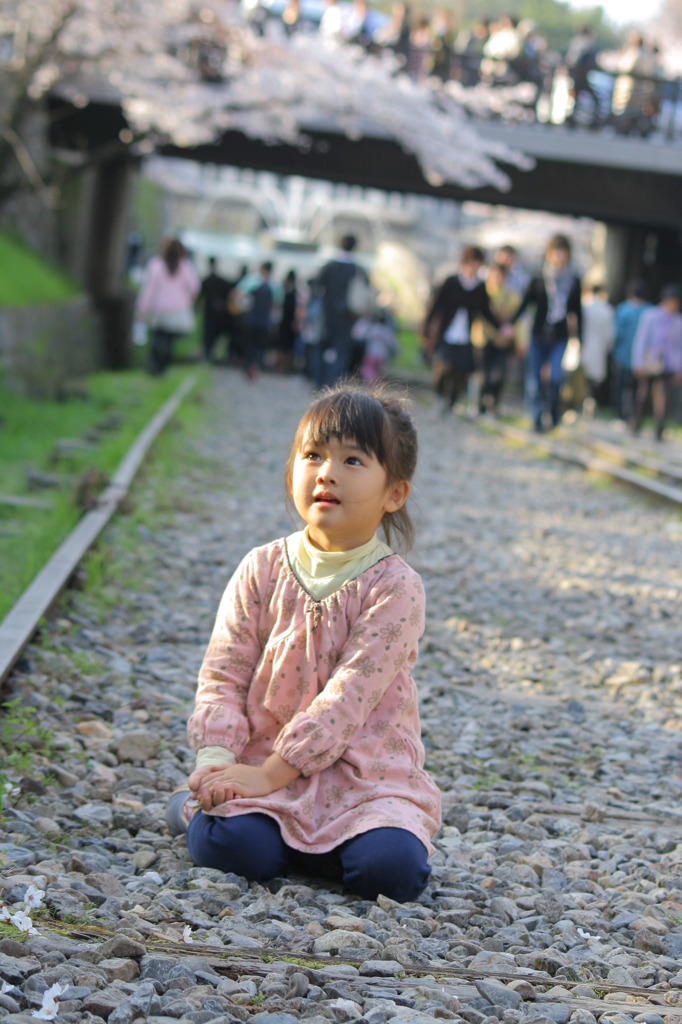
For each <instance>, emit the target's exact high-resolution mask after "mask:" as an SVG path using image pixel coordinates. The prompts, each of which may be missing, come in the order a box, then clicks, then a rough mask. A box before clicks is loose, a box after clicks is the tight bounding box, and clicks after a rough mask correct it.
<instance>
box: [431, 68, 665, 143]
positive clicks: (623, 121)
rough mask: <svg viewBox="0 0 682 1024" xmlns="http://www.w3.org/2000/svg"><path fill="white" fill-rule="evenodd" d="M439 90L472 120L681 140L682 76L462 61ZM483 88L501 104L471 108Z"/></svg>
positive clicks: (475, 105) (653, 138) (660, 139)
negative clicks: (468, 111) (450, 96)
mask: <svg viewBox="0 0 682 1024" xmlns="http://www.w3.org/2000/svg"><path fill="white" fill-rule="evenodd" d="M440 85H441V87H442V88H445V89H446V90H447V91H449V92H452V93H453V94H454V95H455V96H456V97H457V98H458V99H459V100H460V101H461V102H462V103H463V105H464V106H466V107H468V108H469V109H471V110H472V111H475V113H476V116H477V117H486V116H487V117H489V118H494V119H501V120H508V121H523V122H525V123H532V122H537V123H543V124H548V125H563V126H567V127H583V128H589V129H599V130H603V131H604V133H605V134H616V135H624V136H629V137H639V138H644V139H652V140H659V141H666V142H681V141H682V78H664V77H662V76H646V75H640V74H637V73H634V72H624V71H623V72H618V71H608V70H605V69H603V68H601V67H596V66H595V67H591V68H588V69H572V68H569V67H567V66H566V65H565V64H561V63H558V64H553V65H545V66H543V65H542V64H540V63H536V62H530V61H528V60H518V61H494V60H489V59H483V60H481V58H480V57H475V58H474V57H468V56H466V55H460V56H459V57H458V58H457V57H455V59H454V60H453V63H452V68H451V74H450V77H449V79H447V80H442V79H441V83H440ZM482 90H492V91H493V94H494V93H495V92H497V93H499V94H500V102H497V103H496V102H491V103H490V104H488V105H486V104H485V103H484V102H475V97H476V94H477V93H479V94H480V93H481V91H482Z"/></svg>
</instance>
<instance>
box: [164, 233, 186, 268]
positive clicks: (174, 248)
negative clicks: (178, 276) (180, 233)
mask: <svg viewBox="0 0 682 1024" xmlns="http://www.w3.org/2000/svg"><path fill="white" fill-rule="evenodd" d="M186 255H187V254H186V252H185V247H184V245H183V244H182V242H181V241H180V239H179V238H171V239H170V241H169V242H167V243H166V246H165V248H164V250H163V258H164V261H165V264H166V266H167V267H168V273H169V274H170V275H171V277H173V276H174V274H175V272H176V271H177V269H178V267H179V266H180V261H181V260H183V259H184V258H185V256H186Z"/></svg>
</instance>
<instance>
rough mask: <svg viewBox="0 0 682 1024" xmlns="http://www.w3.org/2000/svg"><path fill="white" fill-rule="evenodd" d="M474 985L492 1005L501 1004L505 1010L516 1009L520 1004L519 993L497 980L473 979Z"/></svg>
mask: <svg viewBox="0 0 682 1024" xmlns="http://www.w3.org/2000/svg"><path fill="white" fill-rule="evenodd" d="M474 985H475V986H476V988H477V989H478V991H479V992H480V994H481V995H482V996H483V998H484V999H487V1001H488V1002H489V1003H490V1004H491V1005H492V1006H501V1007H503V1008H504V1009H505V1010H518V1008H519V1006H520V1005H521V1002H522V996H521V994H520V993H519V992H516V991H514V989H511V988H508V987H507V986H506V985H502V984H500V982H498V981H487V980H484V979H480V980H479V979H474Z"/></svg>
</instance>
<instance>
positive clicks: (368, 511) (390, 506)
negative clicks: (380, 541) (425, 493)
mask: <svg viewBox="0 0 682 1024" xmlns="http://www.w3.org/2000/svg"><path fill="white" fill-rule="evenodd" d="M290 486H291V496H292V498H293V501H294V505H295V506H296V511H297V512H298V514H299V515H300V516H301V518H302V519H303V520H304V522H305V523H306V524H307V526H308V536H309V538H310V540H311V541H312V543H313V544H314V545H315V546H316V547H318V548H320V549H321V550H322V551H350V550H351V549H352V548H357V547H360V545H361V544H366V543H367V541H368V540H371V539H372V537H373V536H374V534H375V533H376V531H377V528H378V526H379V524H380V522H381V520H382V519H383V517H384V514H385V513H386V512H397V510H398V509H399V508H402V506H403V505H404V504H405V501H406V499H407V495H408V494H409V492H410V485H409V483H408V481H407V480H403V481H401V482H399V483H397V484H389V483H388V480H387V476H386V470H385V469H384V467H383V466H382V465H381V463H380V462H379V460H378V459H377V458H376V456H375V455H369V454H368V453H367V452H365V451H363V449H362V448H360V447H359V446H358V444H357V443H356V442H355V440H354V438H348V437H344V438H343V439H342V440H339V439H338V438H336V437H330V438H329V440H328V441H324V442H322V443H320V444H313V443H312V442H311V440H310V437H309V436H306V437H304V438H303V442H302V444H301V447H300V448H299V450H298V452H297V453H296V456H295V459H294V463H293V470H292V475H291V481H290Z"/></svg>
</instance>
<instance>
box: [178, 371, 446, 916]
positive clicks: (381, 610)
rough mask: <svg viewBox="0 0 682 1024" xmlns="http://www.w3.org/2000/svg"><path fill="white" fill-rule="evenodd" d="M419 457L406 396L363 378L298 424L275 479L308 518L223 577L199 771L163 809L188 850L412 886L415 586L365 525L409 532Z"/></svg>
mask: <svg viewBox="0 0 682 1024" xmlns="http://www.w3.org/2000/svg"><path fill="white" fill-rule="evenodd" d="M416 458H417V435H416V431H415V428H414V425H413V423H412V420H411V418H410V415H409V413H408V411H407V408H406V403H405V402H404V401H403V400H402V399H400V398H398V397H397V396H394V395H390V394H387V393H383V392H381V391H378V390H376V389H375V390H369V389H364V388H361V387H353V386H350V385H339V386H337V387H336V388H334V389H333V390H330V391H326V392H325V393H323V394H322V395H321V396H320V397H318V398H317V399H316V400H315V401H314V402H313V404H312V405H311V406H310V408H309V409H308V411H307V412H306V413H305V414H304V416H303V418H302V420H301V422H300V423H299V425H298V429H297V430H296V434H295V436H294V440H293V444H292V447H291V451H290V454H289V459H288V463H287V468H286V488H287V493H288V498H289V499H290V500H291V502H292V503H293V505H294V507H295V508H296V511H297V512H298V514H299V516H300V517H301V519H302V520H303V523H304V524H305V527H304V529H303V530H302V531H300V532H297V533H293V534H291V535H290V536H289V537H286V538H283V539H280V540H275V541H273V542H272V543H270V544H267V545H265V546H263V547H258V548H254V549H253V550H252V551H251V552H250V553H249V554H248V555H247V556H246V557H245V558H244V560H243V561H242V563H241V564H240V566H239V567H238V568H237V570H236V572H235V574H234V576H233V577H232V579H231V580H230V582H229V584H228V586H227V589H226V591H225V594H224V596H223V599H222V601H221V604H220V607H219V610H218V616H217V620H216V624H215V628H214V631H213V635H212V637H211V641H210V643H209V646H208V651H207V653H206V656H205V658H204V662H203V665H202V668H201V671H200V674H199V686H198V691H197V697H196V704H195V709H194V712H193V713H192V715H191V717H190V719H189V725H188V733H189V739H190V744H191V746H192V748H193V749H194V750H195V751H196V752H197V763H196V768H195V770H194V772H193V773H192V774H191V775H190V778H189V783H188V786H187V787H185V788H184V790H182V791H179V792H177V793H175V794H174V795H173V796H172V797H171V799H170V802H169V805H168V813H167V821H168V825H169V828H170V831H171V832H172V833H174V834H179V833H181V832H183V831H187V846H188V849H189V852H190V854H191V856H192V858H193V860H194V861H195V863H196V864H198V865H201V866H205V867H213V868H218V869H221V870H223V871H226V872H235V873H237V874H240V875H243V876H245V877H247V878H249V879H252V880H259V881H262V880H265V879H268V878H272V877H274V876H281V875H285V874H287V873H288V872H290V871H294V872H299V873H303V874H307V875H311V876H323V877H329V875H330V873H331V874H332V876H334V875H335V876H338V877H340V878H341V879H342V881H343V883H344V885H345V886H346V888H347V889H349V890H350V891H352V892H354V893H357V894H358V895H359V896H361V897H363V898H365V899H374V898H375V897H376V896H377V895H378V894H379V893H383V894H385V895H387V896H389V897H392V898H393V899H396V900H400V901H404V900H413V899H416V898H417V896H418V895H419V894H420V893H421V892H422V890H423V889H424V888H425V886H426V884H427V881H428V878H429V875H430V873H431V868H430V866H429V864H428V855H429V853H430V852H431V850H432V847H431V842H430V840H431V838H432V837H433V835H434V834H435V832H436V831H437V829H438V827H439V823H440V794H439V791H438V789H437V787H436V785H435V783H434V782H433V781H432V780H431V778H430V777H429V776H428V775H427V774H426V772H425V771H424V767H423V766H424V748H423V746H422V743H421V739H420V723H419V714H418V710H417V691H416V687H415V683H414V681H413V679H412V676H411V669H412V667H413V666H414V664H415V661H416V658H417V645H418V641H419V638H420V636H421V634H422V632H423V629H424V590H423V587H422V582H421V579H420V578H419V576H418V575H417V574H416V573H415V572H414V571H413V570H412V569H411V568H410V567H409V566H408V565H407V564H406V563H405V562H404V561H403V559H402V558H401V557H400V556H399V555H397V554H394V553H393V552H392V550H391V549H390V548H389V547H388V546H387V544H385V543H383V542H382V541H380V540H379V539H378V537H377V536H376V531H377V529H378V527H379V526H380V525H381V526H382V527H383V532H384V536H385V539H386V541H387V542H388V541H390V539H391V535H392V534H393V533H394V532H395V533H397V534H398V535H399V536H400V537H401V538H402V539H403V540H404V541H405V542H406V543H408V544H409V541H410V540H411V539H412V535H413V532H414V531H413V526H412V522H411V520H410V517H409V514H408V512H407V510H406V508H405V502H406V500H407V497H408V494H409V492H410V480H411V479H412V476H413V473H414V470H415V466H416Z"/></svg>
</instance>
